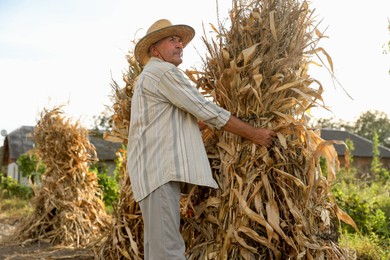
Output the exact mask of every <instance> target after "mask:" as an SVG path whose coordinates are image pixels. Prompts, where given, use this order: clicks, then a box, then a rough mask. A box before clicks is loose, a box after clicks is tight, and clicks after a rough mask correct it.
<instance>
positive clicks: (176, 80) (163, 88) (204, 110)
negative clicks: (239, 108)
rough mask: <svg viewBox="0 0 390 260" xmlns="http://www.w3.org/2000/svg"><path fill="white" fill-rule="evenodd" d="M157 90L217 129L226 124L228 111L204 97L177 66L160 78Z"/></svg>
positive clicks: (228, 116)
mask: <svg viewBox="0 0 390 260" xmlns="http://www.w3.org/2000/svg"><path fill="white" fill-rule="evenodd" d="M158 91H160V93H161V95H162V96H164V97H165V98H166V99H167V100H168V102H170V103H172V104H173V105H175V106H177V107H179V108H180V109H183V110H185V111H187V112H188V113H190V114H192V115H193V116H195V117H196V118H198V119H200V120H202V121H203V122H204V123H206V124H208V125H211V126H213V127H215V128H217V129H220V128H222V127H223V126H225V125H226V123H227V121H228V120H229V118H230V112H229V111H228V110H226V109H224V108H222V107H220V106H218V105H216V104H215V103H213V102H212V101H210V100H208V99H206V98H205V97H204V96H203V95H202V94H201V93H199V91H198V90H197V89H196V88H195V87H194V86H192V85H191V83H190V81H189V80H188V79H187V78H186V77H184V75H183V73H182V72H180V70H178V69H177V68H175V69H171V70H168V71H167V72H166V73H165V74H164V75H163V77H162V78H161V81H160V84H159V86H158Z"/></svg>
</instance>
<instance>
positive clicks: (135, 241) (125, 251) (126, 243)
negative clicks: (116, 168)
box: [95, 53, 143, 260]
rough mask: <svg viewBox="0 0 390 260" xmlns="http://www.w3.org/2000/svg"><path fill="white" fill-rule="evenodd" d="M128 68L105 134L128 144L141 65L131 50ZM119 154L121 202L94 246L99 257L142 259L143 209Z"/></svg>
mask: <svg viewBox="0 0 390 260" xmlns="http://www.w3.org/2000/svg"><path fill="white" fill-rule="evenodd" d="M127 61H128V63H129V71H128V73H127V74H126V75H124V78H123V80H124V82H125V83H126V86H125V87H124V88H123V89H121V88H120V87H119V85H118V84H117V83H116V82H115V81H114V82H113V84H112V87H113V89H114V94H115V95H114V96H113V102H114V103H113V105H112V110H113V112H114V115H113V118H112V119H113V126H112V130H111V131H110V132H107V133H105V136H104V138H105V139H106V140H109V141H113V142H122V144H123V145H125V146H127V135H128V128H129V122H130V106H131V97H132V96H133V90H134V87H135V82H136V78H137V76H138V75H139V74H140V73H141V68H140V67H139V66H138V64H137V63H136V62H135V59H134V56H133V55H132V54H131V53H130V54H129V55H128V59H127ZM118 157H119V158H121V161H122V163H121V165H120V173H119V176H120V183H121V189H120V194H119V202H118V205H117V207H116V208H115V211H114V214H113V217H112V225H111V226H110V230H109V232H108V236H106V237H104V238H103V239H102V240H101V241H98V243H97V244H96V247H95V255H96V257H97V259H101V260H105V259H142V256H143V221H142V217H141V210H140V208H139V205H138V203H136V202H135V200H134V197H133V191H132V189H131V183H130V178H129V175H128V173H127V168H126V164H127V160H126V150H120V151H119V152H118Z"/></svg>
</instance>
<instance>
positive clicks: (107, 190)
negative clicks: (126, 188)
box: [90, 165, 119, 207]
mask: <svg viewBox="0 0 390 260" xmlns="http://www.w3.org/2000/svg"><path fill="white" fill-rule="evenodd" d="M90 170H91V171H93V172H95V173H96V175H97V177H98V184H99V186H100V188H101V189H102V192H103V201H104V204H105V205H106V206H108V207H112V206H113V205H114V204H116V203H117V202H118V199H119V184H118V181H117V180H116V178H115V177H112V176H110V175H109V174H108V170H107V168H106V167H105V166H102V167H98V166H97V165H95V166H93V167H92V168H90Z"/></svg>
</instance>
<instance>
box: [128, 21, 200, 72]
mask: <svg viewBox="0 0 390 260" xmlns="http://www.w3.org/2000/svg"><path fill="white" fill-rule="evenodd" d="M173 35H175V36H179V37H180V38H181V40H182V42H183V48H184V47H186V46H187V44H188V43H189V42H190V41H191V40H192V39H193V38H194V36H195V30H194V29H193V28H192V27H191V26H188V25H184V24H178V25H172V26H168V27H164V28H162V29H159V30H156V31H154V32H151V33H149V34H147V35H146V36H144V37H143V38H142V39H140V40H139V41H138V43H137V44H136V46H135V48H134V55H135V58H136V59H137V60H138V62H139V63H140V64H141V65H142V66H143V65H145V64H146V63H147V62H148V60H149V58H150V57H149V48H150V46H151V45H152V44H154V43H156V42H158V41H159V40H161V39H164V38H165V37H168V36H173Z"/></svg>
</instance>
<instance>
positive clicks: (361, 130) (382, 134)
mask: <svg viewBox="0 0 390 260" xmlns="http://www.w3.org/2000/svg"><path fill="white" fill-rule="evenodd" d="M353 132H354V133H356V134H357V135H360V136H362V137H364V138H366V139H368V140H373V139H374V133H375V132H376V133H377V134H378V141H379V143H380V144H381V145H384V146H386V147H390V120H389V118H388V116H387V114H386V113H384V112H380V111H377V110H369V111H367V112H364V113H362V114H361V115H360V117H359V118H358V120H357V121H356V123H355V126H354V129H353Z"/></svg>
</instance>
